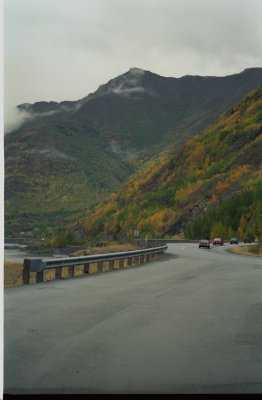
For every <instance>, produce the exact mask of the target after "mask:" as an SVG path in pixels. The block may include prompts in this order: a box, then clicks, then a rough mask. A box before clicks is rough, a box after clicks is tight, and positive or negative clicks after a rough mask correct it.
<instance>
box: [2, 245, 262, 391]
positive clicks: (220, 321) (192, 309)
mask: <svg viewBox="0 0 262 400" xmlns="http://www.w3.org/2000/svg"><path fill="white" fill-rule="evenodd" d="M227 247H229V246H223V247H220V248H212V249H211V250H208V249H198V244H169V245H168V250H167V252H166V254H165V255H164V256H163V257H162V258H160V259H159V260H157V261H153V262H149V263H147V264H144V265H143V266H137V267H133V268H129V269H125V270H121V271H112V272H105V273H100V274H97V275H93V276H88V277H83V278H82V277H80V278H73V279H69V280H60V281H51V282H46V283H39V284H37V285H30V286H23V287H19V288H11V289H6V290H5V294H4V306H5V310H4V330H5V336H4V361H5V364H4V393H6V394H31V393H40V394H45V393H52V394H67V393H68V394H97V393H100V394H111V393H115V394H119V393H121V394H139V393H141V394H144V393H147V394H167V393H168V394H180V393H182V394H183V393H194V394H201V393H239V394H242V393H262V260H261V258H259V257H248V256H238V255H233V254H229V253H227V252H226V251H225V250H226V248H227Z"/></svg>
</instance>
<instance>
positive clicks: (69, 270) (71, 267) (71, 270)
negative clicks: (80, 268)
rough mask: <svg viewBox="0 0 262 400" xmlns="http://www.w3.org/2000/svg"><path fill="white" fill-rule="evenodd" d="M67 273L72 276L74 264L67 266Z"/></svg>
mask: <svg viewBox="0 0 262 400" xmlns="http://www.w3.org/2000/svg"><path fill="white" fill-rule="evenodd" d="M68 275H69V276H74V275H75V266H74V265H70V266H68Z"/></svg>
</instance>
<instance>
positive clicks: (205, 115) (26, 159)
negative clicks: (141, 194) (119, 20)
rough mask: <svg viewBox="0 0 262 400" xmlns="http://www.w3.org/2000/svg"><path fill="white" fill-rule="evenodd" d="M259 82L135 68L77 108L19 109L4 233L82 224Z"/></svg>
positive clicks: (69, 104)
mask: <svg viewBox="0 0 262 400" xmlns="http://www.w3.org/2000/svg"><path fill="white" fill-rule="evenodd" d="M261 82H262V68H253V69H248V70H245V71H243V72H242V73H240V74H235V75H230V76H226V77H200V76H185V77H182V78H166V77H161V76H159V75H156V74H153V73H151V72H149V71H143V70H141V69H138V68H131V69H130V70H129V71H128V72H126V73H125V74H123V75H120V76H119V77H116V78H114V79H112V80H111V81H109V82H108V83H106V84H105V85H101V86H100V87H99V88H98V90H97V91H96V92H95V93H91V94H89V95H88V96H86V97H84V98H83V99H81V100H78V101H64V102H61V103H57V102H44V101H43V102H37V103H35V104H21V105H19V106H18V109H19V110H20V112H21V113H22V115H24V116H26V117H27V118H26V119H25V120H24V123H23V125H22V126H21V127H20V128H18V129H16V130H14V131H12V132H10V133H8V134H6V135H5V148H4V151H5V234H6V235H7V236H9V235H17V234H18V233H19V232H21V231H24V232H26V233H27V234H28V235H34V234H35V233H36V232H38V233H37V234H38V235H40V236H46V235H50V232H52V231H53V230H55V229H56V228H57V227H62V226H64V225H66V224H67V223H68V221H70V220H72V219H73V220H78V219H79V218H81V217H83V216H84V215H85V214H86V212H88V211H89V210H90V209H91V208H92V207H94V206H95V205H96V204H98V203H101V202H102V201H104V200H105V199H106V198H107V196H108V195H109V194H110V193H112V192H114V191H116V190H117V189H118V188H119V186H120V185H121V184H122V183H123V182H124V181H125V180H126V179H127V177H129V176H130V175H131V174H132V173H133V172H134V169H135V168H137V167H138V166H139V167H141V165H142V166H143V163H144V161H143V160H146V159H150V158H151V157H152V156H154V155H157V154H159V152H160V151H162V150H164V149H166V148H171V147H177V146H181V144H182V143H184V142H186V141H187V140H188V138H191V137H192V136H194V135H195V134H197V133H198V132H200V131H201V130H202V129H203V128H205V127H207V125H208V124H209V123H210V121H214V120H215V118H216V117H217V116H218V114H219V113H220V112H221V111H224V110H225V109H226V108H227V107H228V106H230V105H232V104H234V102H235V101H236V100H239V99H240V98H241V97H242V96H243V95H245V94H246V93H248V92H249V91H250V90H251V89H253V88H255V87H256V86H258V85H259V84H260V83H261Z"/></svg>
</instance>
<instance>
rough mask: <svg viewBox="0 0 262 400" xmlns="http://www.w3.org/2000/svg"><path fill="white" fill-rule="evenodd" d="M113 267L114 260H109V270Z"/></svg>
mask: <svg viewBox="0 0 262 400" xmlns="http://www.w3.org/2000/svg"><path fill="white" fill-rule="evenodd" d="M113 269H114V260H110V261H109V271H112V270H113Z"/></svg>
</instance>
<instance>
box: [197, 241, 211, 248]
mask: <svg viewBox="0 0 262 400" xmlns="http://www.w3.org/2000/svg"><path fill="white" fill-rule="evenodd" d="M198 247H199V249H201V247H203V248H206V249H210V242H209V240H206V239H202V240H200V242H199V245H198Z"/></svg>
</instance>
